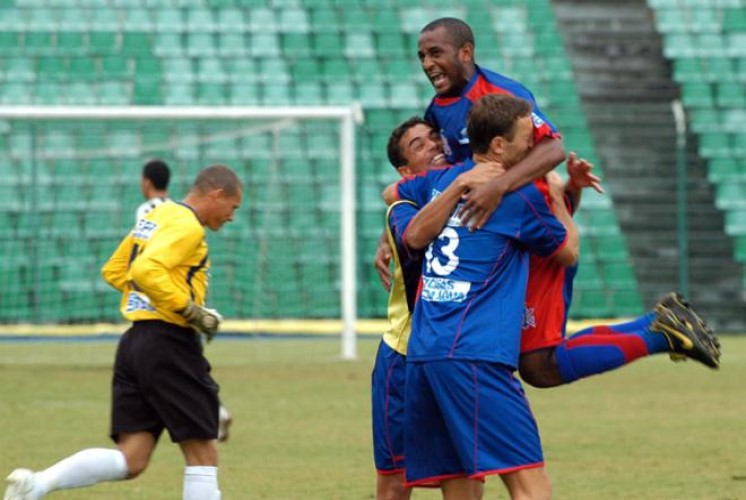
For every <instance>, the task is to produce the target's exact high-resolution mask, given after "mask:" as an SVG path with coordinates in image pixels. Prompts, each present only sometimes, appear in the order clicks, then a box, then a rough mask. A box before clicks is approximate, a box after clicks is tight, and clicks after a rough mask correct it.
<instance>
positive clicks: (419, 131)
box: [397, 123, 447, 175]
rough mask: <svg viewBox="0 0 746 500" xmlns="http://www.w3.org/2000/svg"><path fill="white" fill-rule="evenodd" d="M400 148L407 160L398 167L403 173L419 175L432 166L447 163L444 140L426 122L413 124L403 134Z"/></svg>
mask: <svg viewBox="0 0 746 500" xmlns="http://www.w3.org/2000/svg"><path fill="white" fill-rule="evenodd" d="M399 150H400V152H401V155H402V157H404V159H405V160H406V161H407V164H406V165H404V166H403V167H399V168H398V169H397V170H398V171H399V173H400V174H402V175H417V174H420V173H422V172H425V171H427V170H428V169H429V168H430V167H438V166H445V165H447V162H446V157H445V154H443V141H442V140H441V139H440V136H439V135H438V133H437V132H436V131H435V130H433V128H432V127H431V126H429V125H426V124H424V123H418V124H417V125H414V126H412V127H411V128H409V129H408V130H407V131H406V132H405V133H404V135H402V137H401V139H399Z"/></svg>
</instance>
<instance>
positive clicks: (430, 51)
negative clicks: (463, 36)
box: [417, 26, 474, 97]
mask: <svg viewBox="0 0 746 500" xmlns="http://www.w3.org/2000/svg"><path fill="white" fill-rule="evenodd" d="M417 47H418V50H417V57H419V59H420V64H421V66H422V71H424V72H425V75H427V78H428V79H429V80H430V83H431V84H432V86H433V89H435V93H436V94H438V95H439V96H442V97H449V96H457V95H458V94H459V93H460V92H461V90H463V88H464V87H465V86H466V84H467V83H468V82H469V79H471V77H472V75H473V74H474V46H473V45H472V44H471V43H465V44H464V45H462V46H461V47H457V46H456V44H455V43H454V42H453V39H452V37H451V36H450V35H449V34H448V31H447V29H446V27H445V26H438V27H436V28H434V29H431V30H427V31H423V32H422V33H420V38H419V41H418V43H417Z"/></svg>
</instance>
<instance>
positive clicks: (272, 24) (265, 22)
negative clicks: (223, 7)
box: [248, 7, 279, 34]
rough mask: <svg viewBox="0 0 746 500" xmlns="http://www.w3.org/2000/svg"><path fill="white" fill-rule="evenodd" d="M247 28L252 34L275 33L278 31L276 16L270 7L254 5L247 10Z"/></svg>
mask: <svg viewBox="0 0 746 500" xmlns="http://www.w3.org/2000/svg"><path fill="white" fill-rule="evenodd" d="M248 14H249V17H250V21H249V30H250V31H251V33H252V34H256V33H276V32H277V31H278V28H279V26H278V24H277V18H276V17H275V13H274V11H273V10H272V9H269V8H266V7H256V8H253V9H251V11H250V12H248Z"/></svg>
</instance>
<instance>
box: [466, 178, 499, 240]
mask: <svg viewBox="0 0 746 500" xmlns="http://www.w3.org/2000/svg"><path fill="white" fill-rule="evenodd" d="M507 191H508V190H507V188H506V187H505V186H504V183H503V182H502V178H501V177H496V178H493V179H492V180H490V181H487V182H485V183H483V184H479V185H477V186H475V187H473V188H471V189H470V190H469V191H467V192H466V193H464V195H463V196H462V199H463V200H464V201H463V204H462V205H461V210H459V213H458V214H456V215H457V216H458V217H460V218H461V224H462V225H464V226H469V229H470V230H472V231H473V230H474V229H482V227H484V225H485V224H486V223H487V220H488V219H489V218H490V215H492V212H494V211H495V209H496V208H497V207H498V206H499V205H500V202H501V201H502V199H503V196H505V193H506V192H507Z"/></svg>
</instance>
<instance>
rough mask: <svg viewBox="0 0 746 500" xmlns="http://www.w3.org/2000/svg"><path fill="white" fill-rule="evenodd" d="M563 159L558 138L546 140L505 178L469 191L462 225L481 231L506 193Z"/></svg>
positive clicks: (536, 176)
mask: <svg viewBox="0 0 746 500" xmlns="http://www.w3.org/2000/svg"><path fill="white" fill-rule="evenodd" d="M564 159H565V148H564V146H563V145H562V141H561V140H560V139H557V138H551V137H546V138H544V139H543V140H542V141H541V142H539V143H538V144H536V146H534V147H533V149H532V150H531V151H530V152H529V153H528V155H526V157H525V158H523V159H522V160H521V161H520V162H518V163H517V164H516V165H515V166H514V167H512V168H511V169H510V170H509V171H508V172H506V174H505V175H503V176H500V177H498V178H496V179H494V180H493V181H491V182H489V183H486V184H484V185H481V186H473V187H471V186H470V188H469V192H468V193H467V194H465V195H464V205H463V207H462V209H461V211H462V214H466V216H465V217H463V218H462V221H461V222H462V224H464V225H468V226H470V227H472V228H474V229H481V228H482V226H484V224H485V223H486V222H487V219H489V217H490V215H492V212H494V211H495V209H496V208H497V206H498V205H499V204H500V202H501V201H502V198H503V196H504V195H505V193H507V192H509V191H513V190H515V189H518V188H520V187H523V186H525V185H526V184H528V183H530V182H533V181H534V180H536V179H538V178H540V177H541V176H543V175H545V174H546V173H547V172H550V171H551V170H552V169H553V168H555V167H556V166H557V165H559V164H560V163H562V161H564Z"/></svg>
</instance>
